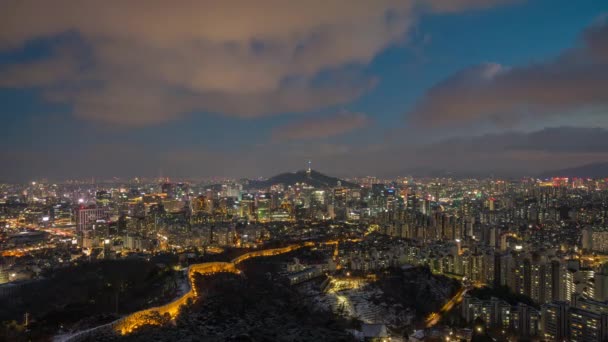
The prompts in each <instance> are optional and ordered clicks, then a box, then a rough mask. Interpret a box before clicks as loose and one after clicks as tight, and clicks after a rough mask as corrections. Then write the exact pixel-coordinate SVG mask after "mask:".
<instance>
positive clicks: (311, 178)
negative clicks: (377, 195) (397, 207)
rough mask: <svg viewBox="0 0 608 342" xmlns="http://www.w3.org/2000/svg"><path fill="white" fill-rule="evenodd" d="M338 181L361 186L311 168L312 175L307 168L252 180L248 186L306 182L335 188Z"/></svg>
mask: <svg viewBox="0 0 608 342" xmlns="http://www.w3.org/2000/svg"><path fill="white" fill-rule="evenodd" d="M338 182H340V184H341V185H342V186H343V187H347V188H357V187H359V186H358V185H357V184H355V183H351V182H347V181H345V180H342V179H340V178H336V177H331V176H327V175H324V174H322V173H320V172H318V171H315V170H311V172H310V175H309V174H308V173H307V172H306V170H301V171H296V172H287V173H281V174H278V175H276V176H274V177H270V178H268V179H266V180H250V181H249V185H248V186H247V187H248V188H253V189H262V188H268V187H270V186H271V185H274V184H283V185H285V186H293V185H295V184H296V183H306V184H308V185H312V186H314V187H315V188H333V187H336V186H337V185H338Z"/></svg>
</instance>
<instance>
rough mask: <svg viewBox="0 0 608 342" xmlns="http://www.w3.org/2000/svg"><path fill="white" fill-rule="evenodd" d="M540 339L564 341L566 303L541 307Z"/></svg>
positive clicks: (565, 335)
mask: <svg viewBox="0 0 608 342" xmlns="http://www.w3.org/2000/svg"><path fill="white" fill-rule="evenodd" d="M541 331H542V335H541V337H543V338H545V339H546V340H548V341H565V340H566V338H567V336H568V302H565V301H554V302H551V303H547V304H545V305H543V306H542V307H541Z"/></svg>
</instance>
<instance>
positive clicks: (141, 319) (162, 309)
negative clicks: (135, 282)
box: [114, 241, 336, 335]
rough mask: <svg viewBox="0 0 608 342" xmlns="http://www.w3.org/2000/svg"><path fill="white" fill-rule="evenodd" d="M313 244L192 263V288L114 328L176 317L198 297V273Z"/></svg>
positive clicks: (123, 329) (123, 330)
mask: <svg viewBox="0 0 608 342" xmlns="http://www.w3.org/2000/svg"><path fill="white" fill-rule="evenodd" d="M332 243H336V242H333V241H332V242H326V243H325V244H332ZM312 246H314V243H312V242H306V243H303V244H296V245H290V246H287V247H283V248H273V249H264V250H260V251H253V252H249V253H246V254H243V255H241V256H239V257H237V258H235V259H233V260H232V261H231V262H205V263H201V264H194V265H191V266H190V267H189V268H188V280H189V282H190V290H189V291H188V292H187V293H186V294H184V295H183V296H181V297H180V298H178V299H176V300H174V301H173V302H171V303H168V304H165V305H162V306H157V307H152V308H148V309H144V310H141V311H137V312H134V313H132V314H130V315H128V316H126V317H124V318H123V319H121V320H120V322H118V324H116V326H115V328H114V329H115V330H116V331H117V332H118V333H120V334H122V335H125V334H129V333H131V332H133V331H135V330H136V329H137V328H139V327H142V326H144V325H158V324H159V322H157V320H156V319H155V318H154V317H158V316H157V315H156V314H160V315H161V316H164V315H166V314H168V315H169V316H170V317H171V319H172V320H173V319H175V318H176V317H177V315H178V313H179V310H180V308H181V306H182V305H187V304H188V300H189V299H192V300H194V299H196V298H197V297H198V293H197V292H196V286H195V284H194V277H195V274H196V273H200V274H203V275H211V274H215V273H235V274H240V273H241V271H239V270H238V269H237V268H236V265H238V264H240V263H242V262H243V261H245V260H248V259H252V258H258V257H268V256H273V255H279V254H285V253H289V252H292V251H295V250H297V249H300V248H302V247H312Z"/></svg>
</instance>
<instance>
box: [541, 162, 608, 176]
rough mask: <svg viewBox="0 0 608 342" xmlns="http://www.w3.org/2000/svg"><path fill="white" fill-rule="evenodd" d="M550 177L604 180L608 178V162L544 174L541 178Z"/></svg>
mask: <svg viewBox="0 0 608 342" xmlns="http://www.w3.org/2000/svg"><path fill="white" fill-rule="evenodd" d="M550 177H578V178H604V177H608V162H600V163H592V164H587V165H583V166H577V167H570V168H567V169H561V170H554V171H547V172H543V173H542V174H541V175H540V176H539V178H550Z"/></svg>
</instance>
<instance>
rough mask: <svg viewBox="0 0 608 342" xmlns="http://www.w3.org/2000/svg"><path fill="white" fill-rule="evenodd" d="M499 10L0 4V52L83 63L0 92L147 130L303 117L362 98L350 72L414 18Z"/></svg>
mask: <svg viewBox="0 0 608 342" xmlns="http://www.w3.org/2000/svg"><path fill="white" fill-rule="evenodd" d="M503 2H504V1H500V0H494V1H485V2H484V3H483V4H482V3H481V2H480V1H477V0H460V1H456V2H455V3H454V4H450V5H446V4H447V3H446V2H445V1H441V0H428V1H418V0H378V1H373V2H370V1H364V0H361V1H350V0H336V1H330V2H327V1H320V0H312V1H305V2H298V1H279V0H266V1H248V0H231V1H221V2H212V1H180V2H179V4H176V3H174V2H170V1H160V0H152V1H146V2H138V1H117V0H116V1H114V0H110V1H104V2H88V1H77V2H74V1H69V0H57V1H53V2H52V3H51V2H40V1H35V0H20V1H5V2H4V5H5V6H4V8H5V10H4V11H2V12H0V48H4V49H9V50H14V49H18V48H20V47H22V46H24V44H26V43H27V42H30V41H32V40H34V39H52V38H54V37H57V36H61V35H63V34H66V32H68V33H73V34H74V35H76V36H77V37H78V38H79V40H80V46H81V48H82V50H83V51H81V52H80V53H79V54H77V55H78V57H77V59H76V60H74V59H73V58H74V57H72V56H66V55H56V56H52V57H50V58H43V59H41V60H38V61H31V62H28V63H27V64H19V65H12V66H5V67H3V68H0V78H5V77H7V78H8V79H9V80H10V81H5V82H3V83H2V84H0V86H4V87H42V88H43V90H44V93H45V96H46V98H49V99H53V100H55V101H62V102H65V103H66V104H69V105H71V106H72V107H73V111H74V113H75V115H76V116H78V117H81V118H85V119H93V120H97V121H105V122H108V123H111V124H127V125H145V124H154V123H159V122H164V121H168V120H173V119H176V118H180V117H183V116H184V115H187V113H188V112H192V111H207V112H215V113H220V114H224V115H233V116H238V117H257V116H261V115H269V114H276V113H280V112H300V111H307V110H311V109H317V108H321V107H327V106H332V105H337V104H341V103H347V102H350V101H352V100H353V99H355V98H357V97H358V96H360V95H361V94H362V93H363V92H365V91H366V90H367V89H369V87H370V86H372V85H373V84H374V81H373V79H366V78H365V77H364V76H363V73H361V72H359V70H360V69H361V68H362V67H364V66H365V65H367V64H368V63H370V62H371V61H372V60H373V58H374V57H375V56H376V55H377V54H378V53H380V52H381V51H383V50H384V49H385V48H387V47H388V46H390V45H392V44H394V43H396V42H399V41H402V40H404V39H405V37H406V35H407V32H408V29H409V28H410V27H411V25H412V23H413V22H414V20H415V16H416V14H417V12H418V11H420V9H421V8H422V7H426V8H430V10H436V11H445V10H450V11H455V10H465V9H468V8H477V7H480V6H481V7H488V6H489V5H494V4H500V3H503ZM6 9H8V10H6ZM353 74H354V75H355V76H353Z"/></svg>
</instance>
